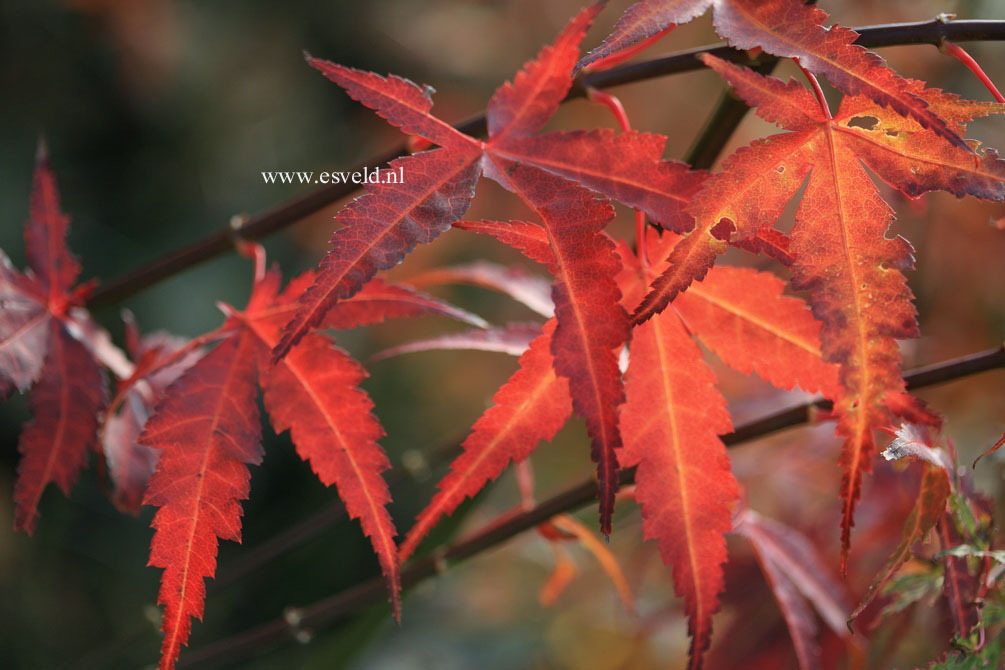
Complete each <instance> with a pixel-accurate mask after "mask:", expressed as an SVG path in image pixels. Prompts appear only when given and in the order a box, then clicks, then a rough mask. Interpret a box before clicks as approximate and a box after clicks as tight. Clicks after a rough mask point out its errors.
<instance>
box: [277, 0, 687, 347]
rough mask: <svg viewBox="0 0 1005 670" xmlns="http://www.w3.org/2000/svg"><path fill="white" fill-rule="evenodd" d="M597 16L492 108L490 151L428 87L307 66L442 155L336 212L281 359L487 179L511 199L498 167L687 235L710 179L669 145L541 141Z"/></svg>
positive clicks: (647, 137)
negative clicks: (666, 156) (572, 188)
mask: <svg viewBox="0 0 1005 670" xmlns="http://www.w3.org/2000/svg"><path fill="white" fill-rule="evenodd" d="M600 8H601V4H599V3H598V4H596V5H594V6H592V7H590V8H588V9H584V10H583V11H581V12H580V13H579V14H578V15H577V16H576V17H575V18H573V19H572V21H570V23H569V24H568V26H567V27H566V28H565V30H564V31H563V32H562V33H561V34H560V35H559V36H558V38H557V40H556V41H555V43H554V44H552V45H550V46H547V47H545V48H544V49H542V50H541V52H540V53H539V54H538V56H537V58H536V59H535V60H533V61H530V62H529V63H527V64H526V65H525V66H524V68H523V70H521V71H520V72H519V73H518V74H517V76H516V77H515V78H514V79H513V82H512V83H506V84H504V85H503V86H502V87H501V88H499V90H498V91H496V93H495V95H494V96H493V97H492V99H491V101H490V102H489V105H488V111H487V119H488V140H487V141H484V142H483V141H480V140H478V139H475V138H472V137H469V136H467V135H465V134H463V133H461V132H459V131H457V130H456V129H454V128H453V127H451V126H450V125H448V124H446V123H444V122H443V121H441V120H439V119H437V118H436V117H434V116H432V115H431V114H430V109H431V107H432V100H431V98H430V95H429V89H428V88H420V87H418V86H416V85H415V84H413V83H412V82H410V81H408V80H407V79H402V78H400V77H396V76H394V75H391V76H388V77H382V76H379V75H376V74H373V73H370V72H363V71H360V70H355V69H352V68H348V67H344V66H341V65H336V64H334V63H330V62H328V61H323V60H320V59H316V58H311V57H308V62H309V63H310V64H311V65H312V66H313V67H315V68H317V69H318V70H320V71H321V72H322V73H324V74H325V76H326V77H328V78H329V79H330V80H332V81H334V82H335V83H337V84H338V85H339V86H341V87H342V88H344V89H345V90H346V92H347V93H348V94H349V95H350V96H351V97H352V98H354V99H355V100H358V101H359V102H361V103H363V104H364V105H366V106H367V107H370V108H372V109H374V110H376V112H377V113H378V114H379V115H380V116H382V117H383V118H384V119H386V120H387V121H388V122H389V123H391V124H392V125H395V126H397V127H398V128H400V129H401V130H403V131H404V132H406V133H409V134H414V135H419V136H421V137H424V138H426V139H428V140H429V141H430V142H432V143H433V144H436V145H438V146H439V148H437V149H433V150H431V151H426V152H423V153H419V154H415V155H413V156H408V157H404V158H399V159H396V160H395V161H392V163H391V168H392V170H397V169H399V168H400V169H401V170H402V173H403V175H404V183H402V184H376V185H369V186H367V190H368V192H367V193H366V194H365V195H363V196H361V197H360V198H358V199H357V200H355V201H354V202H352V203H350V204H349V205H347V206H346V207H345V208H344V209H342V210H341V211H340V212H339V213H338V215H337V217H336V218H337V219H338V222H339V223H340V224H341V225H342V227H341V228H340V229H339V230H337V231H336V232H335V234H334V236H333V237H332V240H331V244H332V249H331V250H330V251H329V253H328V255H327V256H325V258H324V259H323V260H322V262H321V272H320V273H319V276H318V280H317V282H316V283H315V284H314V285H313V286H312V287H311V288H310V289H309V290H308V291H306V292H305V294H304V296H303V299H302V300H301V309H300V310H299V311H298V312H297V313H296V314H295V316H294V317H293V318H292V319H291V320H290V322H289V324H287V326H286V327H285V329H284V331H283V337H282V340H281V342H280V343H279V345H278V346H277V348H276V352H275V354H276V357H277V358H280V357H282V356H283V355H284V354H285V353H286V352H287V351H289V349H290V347H292V346H293V344H295V343H296V342H297V341H299V340H300V338H302V337H303V336H304V335H306V334H307V333H308V332H310V330H311V328H313V327H315V326H317V325H318V324H319V323H320V322H321V320H322V319H323V318H324V315H325V313H326V312H327V311H328V310H329V309H330V308H331V306H332V305H333V304H335V303H336V302H337V301H339V300H344V299H345V298H348V297H350V296H352V295H353V294H354V293H355V292H356V291H358V290H359V289H360V287H361V286H362V285H363V284H365V283H366V281H367V280H368V279H369V278H370V277H372V276H373V275H374V274H375V273H376V272H377V271H378V270H382V269H387V268H389V267H391V266H393V265H395V264H396V263H398V262H400V261H401V260H402V259H403V258H404V257H405V255H406V254H408V252H410V251H411V250H412V249H413V248H414V247H415V245H416V244H418V243H420V242H421V243H425V242H431V241H432V240H434V239H435V238H436V237H437V236H439V234H440V233H441V232H443V231H444V230H446V229H447V228H449V227H450V225H451V224H452V223H454V222H456V221H459V220H460V219H461V218H462V217H463V216H464V213H465V212H466V211H467V208H468V205H469V203H470V202H471V199H472V197H473V196H474V189H475V184H476V182H477V181H478V179H479V177H480V176H481V175H482V174H483V173H484V175H485V176H487V177H489V178H491V179H493V180H495V181H497V182H499V183H500V184H502V185H503V186H504V187H506V188H507V189H510V190H513V185H512V184H510V182H509V179H508V178H507V176H506V174H505V173H504V172H502V171H500V169H499V164H500V162H504V163H506V164H521V165H533V166H535V167H537V168H539V169H540V170H543V171H546V172H549V173H551V174H555V175H559V176H561V177H563V178H565V179H568V180H571V181H574V182H577V183H579V184H581V185H583V186H586V187H588V188H590V189H593V190H596V191H599V192H601V193H604V194H606V195H608V196H609V197H611V198H614V199H615V200H618V201H620V202H623V203H625V204H626V205H629V206H631V207H634V208H638V209H641V210H643V211H645V212H646V213H647V214H648V215H649V216H650V218H651V219H653V220H654V221H657V222H660V223H661V224H663V225H665V226H667V227H669V228H673V229H685V228H687V226H689V225H690V221H691V219H690V217H689V216H688V215H686V214H685V213H684V212H683V206H684V204H686V202H687V200H688V198H689V197H690V196H691V195H692V194H693V193H694V191H695V190H697V187H698V185H699V183H700V181H701V178H702V175H701V174H700V173H694V172H689V171H688V169H687V166H685V165H683V164H681V163H674V162H668V161H661V160H660V159H661V156H662V154H663V147H664V144H665V141H666V138H665V137H663V136H660V135H654V134H648V133H637V132H629V133H620V134H615V133H614V132H613V131H610V130H591V131H568V132H552V133H545V134H542V135H534V133H536V132H537V131H539V130H540V129H541V128H542V127H543V126H544V124H545V123H546V122H547V121H548V120H549V119H550V118H551V117H552V115H554V113H555V111H556V110H557V109H558V106H559V103H561V101H562V100H563V99H564V98H565V96H566V94H567V93H568V91H569V88H570V86H571V85H572V76H571V73H572V69H573V66H574V65H575V62H576V58H577V57H578V55H579V51H578V46H579V43H580V41H581V40H582V39H583V36H584V34H585V32H586V30H587V28H588V27H589V25H590V24H591V22H592V21H593V18H594V17H595V16H596V14H597V12H598V11H599V10H600Z"/></svg>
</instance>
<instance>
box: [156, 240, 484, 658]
mask: <svg viewBox="0 0 1005 670" xmlns="http://www.w3.org/2000/svg"><path fill="white" fill-rule="evenodd" d="M260 253H261V252H259V267H264V261H262V260H261V258H262V257H261V255H260ZM256 274H257V275H258V276H259V277H260V279H258V280H257V281H256V282H255V285H254V289H253V291H252V295H251V298H250V300H249V302H248V306H247V308H246V309H245V310H244V311H238V310H235V309H233V308H231V307H228V306H223V309H224V311H225V313H227V315H228V316H227V319H226V321H225V323H224V325H223V327H222V333H223V334H224V337H223V338H222V340H221V341H220V343H219V344H218V345H217V346H216V348H215V349H213V350H212V351H211V352H210V353H209V354H207V355H206V356H205V357H203V358H202V359H201V360H199V361H198V362H197V363H196V364H195V365H193V366H192V367H191V368H189V369H188V370H187V371H186V372H185V373H184V374H182V376H181V377H179V378H178V380H177V381H175V382H174V383H173V384H172V385H171V386H170V387H169V388H168V389H167V391H166V393H165V397H164V399H163V400H162V402H161V403H160V405H159V406H158V408H157V410H156V412H155V413H154V414H153V416H151V417H150V419H149V420H148V421H147V423H146V426H145V428H144V429H143V433H142V435H141V436H140V438H139V440H138V441H139V443H141V444H143V445H147V446H149V447H153V448H156V449H158V450H160V457H159V460H158V462H157V469H156V471H155V472H154V474H153V475H152V476H151V478H150V481H149V483H148V488H147V491H146V495H145V498H144V504H148V505H155V506H157V507H159V509H158V510H157V514H156V515H155V516H154V520H153V524H152V525H153V527H154V529H155V533H154V537H153V541H152V543H151V549H150V565H154V566H157V567H160V568H163V569H164V574H163V576H162V578H161V590H160V596H159V598H158V602H159V603H161V604H163V605H164V606H165V613H164V622H163V626H162V629H163V631H164V635H165V637H164V641H163V644H162V648H161V668H163V669H168V668H172V667H174V663H175V660H176V659H177V657H178V653H179V651H180V649H181V646H182V645H184V644H186V642H187V640H188V636H189V632H190V629H191V617H200V618H201V617H202V612H203V607H204V600H205V595H206V591H205V584H204V579H205V578H206V577H212V576H213V574H214V573H215V570H216V552H217V543H218V539H217V538H222V539H227V540H233V541H240V538H241V504H240V501H241V500H244V499H246V498H247V497H248V484H249V480H250V472H249V470H248V466H249V465H257V464H258V463H260V462H261V459H262V449H261V445H260V441H261V425H260V421H259V418H258V409H257V402H256V398H257V389H258V387H261V389H262V392H263V394H264V400H265V409H266V411H267V413H268V415H269V418H270V420H271V423H272V426H273V428H274V429H275V430H276V432H283V431H285V430H289V431H290V434H291V437H292V440H293V444H294V446H295V447H296V449H297V453H298V454H299V455H300V457H301V458H303V459H304V460H305V461H309V462H310V465H311V467H312V469H313V470H314V472H315V474H317V476H318V478H319V479H320V480H321V482H322V483H324V484H325V485H326V486H331V485H332V484H334V485H335V487H336V489H337V490H338V493H339V496H340V498H341V499H342V501H343V502H344V503H345V506H346V510H347V511H348V513H349V516H350V517H351V518H354V519H359V520H360V523H361V525H362V528H363V532H364V533H365V534H366V535H367V536H368V537H369V538H370V541H371V543H372V544H373V547H374V550H375V552H376V554H377V558H378V560H379V562H380V564H381V569H382V570H383V572H384V575H385V577H386V578H387V581H388V589H389V592H390V596H391V602H392V606H393V610H394V613H395V616H396V617H398V616H400V602H399V591H400V578H399V571H398V557H397V547H396V546H395V542H394V536H395V529H394V525H393V523H392V521H391V517H390V515H389V514H388V512H387V509H386V505H387V504H388V503H389V502H390V500H391V496H390V492H389V491H388V488H387V485H386V484H385V482H384V480H383V478H382V476H381V473H382V472H383V471H384V470H386V469H387V468H388V467H390V463H389V462H388V460H387V457H386V456H385V455H384V451H383V450H382V449H381V447H380V446H379V444H378V443H377V441H378V440H379V439H380V438H382V437H383V436H384V431H383V429H382V428H381V426H380V424H379V423H378V422H377V419H376V418H375V417H374V416H373V414H372V412H371V410H372V409H373V403H372V402H371V401H370V398H369V397H368V396H367V394H366V393H365V392H364V391H362V390H361V389H360V388H359V383H360V382H361V381H362V380H363V379H364V378H365V377H366V372H365V371H364V370H363V368H362V367H361V366H360V365H359V364H358V363H356V362H355V361H354V360H353V359H352V358H350V357H349V355H348V354H346V353H345V352H344V351H342V350H341V349H339V348H337V347H336V346H334V343H333V341H332V340H331V338H329V337H327V336H324V335H319V334H310V335H308V336H307V337H305V338H303V339H302V340H301V341H300V342H299V343H298V344H297V346H295V347H294V348H293V349H292V350H291V351H290V353H289V355H287V356H286V357H285V358H283V359H282V360H280V361H276V362H273V360H272V357H271V351H272V349H273V348H274V347H275V345H276V343H277V342H278V341H279V334H280V329H281V327H282V325H283V324H284V323H285V322H286V321H287V320H288V319H289V317H290V314H291V313H292V312H293V311H295V310H296V309H297V306H298V300H299V298H300V297H301V294H302V293H303V291H304V290H305V289H306V288H307V286H309V285H310V284H311V283H312V282H313V281H314V280H315V276H314V274H313V273H310V272H309V273H306V274H304V275H301V276H300V277H298V278H297V279H295V280H293V281H292V282H290V284H289V285H288V286H287V287H286V289H285V290H283V291H282V292H280V290H279V286H280V278H279V273H278V272H277V271H270V272H268V273H264V272H259V273H256ZM428 312H432V313H441V314H447V315H450V316H454V317H455V318H456V317H461V318H463V319H464V320H468V321H470V320H471V319H473V318H475V317H474V316H473V315H469V314H467V313H466V312H463V311H461V310H457V309H456V308H453V307H451V306H449V305H447V304H446V303H443V302H442V301H439V300H436V299H434V298H431V297H429V296H425V295H423V294H421V293H418V292H417V291H414V290H412V289H407V288H404V287H397V286H393V285H388V284H385V283H384V282H381V281H374V282H373V283H372V285H368V287H367V288H364V290H362V291H361V292H360V293H358V294H357V295H356V296H355V297H354V298H353V299H352V300H348V301H346V302H343V303H341V304H340V305H339V307H338V308H336V309H334V310H332V311H331V312H330V313H329V316H330V318H329V319H328V320H326V321H324V322H323V323H322V325H324V326H325V327H338V328H349V327H354V326H355V325H358V324H362V323H375V322H378V321H381V320H383V319H384V318H388V317H393V316H410V315H413V314H418V313H428Z"/></svg>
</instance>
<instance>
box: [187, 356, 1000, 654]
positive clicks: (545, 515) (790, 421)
mask: <svg viewBox="0 0 1005 670" xmlns="http://www.w3.org/2000/svg"><path fill="white" fill-rule="evenodd" d="M999 368H1005V347H998V348H996V349H991V350H989V351H983V352H980V353H976V354H972V355H969V356H963V357H961V358H956V359H952V360H948V361H943V362H941V363H937V364H934V365H930V366H927V367H923V368H917V369H915V370H911V371H910V372H908V373H907V374H905V375H904V379H905V380H906V381H907V386H908V388H909V389H917V388H922V387H925V386H931V385H933V384H939V383H942V382H948V381H952V380H955V379H960V378H962V377H966V376H968V375H972V374H976V373H978V372H985V371H988V370H994V369H999ZM829 406H830V404H829V403H828V402H827V401H825V400H822V399H818V400H814V401H812V402H808V403H805V404H803V405H799V406H797V407H792V408H789V409H786V410H782V411H780V412H775V413H773V414H770V415H767V416H764V417H761V418H760V419H755V420H753V421H750V422H748V423H744V424H741V425H739V426H737V427H736V430H735V431H734V432H732V433H730V434H728V435H723V436H722V441H723V442H725V443H726V444H727V445H729V446H735V445H737V444H740V443H742V442H746V441H749V440H752V439H754V438H757V437H763V436H765V435H768V434H769V433H773V432H775V431H778V430H781V429H783V428H790V427H792V426H797V425H800V424H803V423H807V422H810V421H811V420H812V417H813V415H814V414H815V411H816V410H818V409H826V408H828V407H829ZM634 478H635V470H634V468H632V469H627V470H622V471H621V473H620V477H619V479H620V482H621V484H622V485H627V484H630V483H632V482H633V481H634ZM596 494H597V484H596V481H595V480H594V479H592V478H591V479H588V480H586V481H584V482H582V483H580V484H579V485H577V486H575V487H573V488H571V489H568V490H566V491H564V492H563V493H560V494H558V495H556V496H554V497H553V498H549V499H548V500H546V501H544V502H542V503H541V504H539V505H538V506H537V507H535V508H533V509H531V510H528V511H527V512H523V513H521V514H517V515H515V516H512V517H510V518H508V519H507V520H505V521H503V522H502V523H498V524H496V523H492V522H490V523H489V525H488V528H487V529H486V530H483V531H480V532H477V533H475V534H474V535H471V536H469V537H468V538H467V539H464V540H461V541H459V542H456V543H454V544H452V545H450V546H449V547H441V548H439V549H437V550H435V551H434V552H432V553H431V554H430V555H428V556H426V557H424V558H421V559H418V560H415V561H412V562H411V563H409V564H408V565H407V566H406V567H405V568H404V569H402V571H401V583H402V587H403V588H407V587H410V586H413V585H415V584H417V583H419V582H421V581H423V580H424V579H426V578H428V577H431V576H433V575H436V574H439V573H442V572H444V571H445V570H447V569H448V568H449V566H450V564H451V563H452V562H458V561H461V560H463V559H465V558H470V557H472V556H475V555H477V554H480V553H482V552H483V551H486V550H488V549H491V548H493V547H495V546H496V545H498V544H501V543H502V542H505V541H506V540H508V539H510V538H512V537H514V536H515V535H518V534H519V533H521V532H523V531H525V530H529V529H531V528H534V527H535V526H537V525H538V524H540V523H542V522H544V521H546V520H548V519H550V518H551V517H553V516H555V515H556V514H561V513H565V512H570V511H573V510H576V509H578V508H580V507H583V506H584V505H587V504H589V503H591V502H593V501H594V500H595V499H596ZM386 597H387V593H386V586H385V584H384V580H383V578H382V577H376V578H374V579H371V580H369V581H366V582H363V583H361V584H358V585H356V586H354V587H352V588H350V589H348V590H345V591H342V592H340V593H336V594H334V595H332V596H329V597H328V598H325V599H323V600H320V601H318V602H316V603H314V604H313V605H308V606H306V607H303V608H295V609H294V610H292V611H293V612H295V614H296V616H295V617H290V616H285V617H279V618H277V619H274V620H272V621H269V622H267V623H264V624H261V625H259V626H255V627H253V628H250V629H248V630H246V631H244V632H242V633H238V634H237V635H233V636H231V637H228V638H224V639H222V640H219V641H217V642H214V643H212V644H209V645H206V646H204V647H200V648H197V649H193V650H192V651H191V652H188V653H183V654H182V655H181V658H180V659H179V661H178V667H191V666H194V665H198V664H200V663H208V662H210V661H214V660H217V659H220V658H227V659H228V660H234V658H235V657H236V656H237V654H241V653H243V654H247V653H248V652H250V651H251V650H252V649H257V648H260V647H263V646H266V645H269V644H271V643H272V642H275V641H278V640H280V639H284V638H286V639H292V634H293V633H295V632H296V628H294V627H293V626H291V624H290V623H289V622H290V621H291V620H295V621H296V622H297V626H298V627H300V626H302V627H309V628H316V627H317V626H319V625H322V624H325V623H327V622H330V621H332V620H334V619H337V618H339V617H342V616H346V615H348V614H351V613H353V612H355V611H356V610H358V609H361V608H363V607H366V606H370V605H375V604H377V603H380V602H382V601H383V600H385V599H386Z"/></svg>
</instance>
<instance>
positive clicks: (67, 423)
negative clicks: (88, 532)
mask: <svg viewBox="0 0 1005 670" xmlns="http://www.w3.org/2000/svg"><path fill="white" fill-rule="evenodd" d="M69 223H70V220H69V218H68V217H67V216H66V215H65V214H63V213H62V212H61V211H60V206H59V194H58V192H57V190H56V180H55V177H54V176H53V174H52V171H51V170H50V169H49V159H48V156H47V155H46V152H45V148H44V146H40V147H39V152H38V158H37V160H36V164H35V176H34V181H33V184H32V192H31V208H30V216H29V218H28V223H27V225H26V226H25V233H24V237H25V249H26V252H27V256H28V267H29V271H28V272H27V273H26V274H21V273H19V272H18V271H17V270H15V269H14V268H13V266H12V265H11V262H10V260H8V258H7V256H6V255H4V254H3V252H0V304H2V305H3V310H2V311H0V394H2V395H6V394H7V393H9V392H10V391H11V390H12V389H13V388H17V389H18V390H19V391H22V392H23V391H27V390H28V389H31V390H30V393H29V396H28V405H29V408H30V409H31V413H32V415H33V417H34V419H33V420H32V422H31V423H29V424H28V425H27V426H25V428H24V431H23V432H22V433H21V439H20V441H19V442H18V451H19V452H20V453H21V462H20V463H19V465H18V475H17V482H16V483H15V484H14V501H15V503H16V504H17V510H16V511H15V517H14V528H15V529H16V530H21V529H24V530H25V531H26V532H27V533H29V534H31V533H32V532H33V531H34V530H35V525H36V523H37V521H38V503H39V500H40V499H41V497H42V493H43V492H44V491H45V488H46V486H48V484H49V483H55V484H56V485H58V486H59V487H60V489H62V490H63V493H64V494H66V495H69V493H70V488H71V487H72V486H73V482H74V480H75V479H76V478H77V475H78V473H79V472H80V470H81V469H82V468H83V467H84V464H85V462H86V459H87V452H88V450H89V449H90V447H91V445H92V444H93V443H94V440H95V434H96V432H97V428H98V413H99V412H100V411H101V409H102V408H103V407H104V405H105V401H106V398H105V386H104V375H103V373H102V370H101V366H100V365H99V364H98V362H97V360H95V356H94V354H93V353H92V352H91V351H90V349H89V344H88V343H87V332H88V329H89V327H90V325H91V324H90V321H89V317H87V315H86V313H83V312H81V311H78V310H77V309H75V308H76V306H77V305H79V304H80V303H81V301H82V299H83V297H84V296H85V295H86V294H87V292H88V290H89V289H90V288H91V285H90V284H83V285H81V286H79V287H77V288H76V289H74V288H73V285H74V282H76V280H77V276H78V275H79V274H80V265H79V264H78V263H77V260H76V259H75V258H74V257H73V256H72V255H71V254H70V252H69V250H68V249H67V247H66V233H67V229H68V228H69Z"/></svg>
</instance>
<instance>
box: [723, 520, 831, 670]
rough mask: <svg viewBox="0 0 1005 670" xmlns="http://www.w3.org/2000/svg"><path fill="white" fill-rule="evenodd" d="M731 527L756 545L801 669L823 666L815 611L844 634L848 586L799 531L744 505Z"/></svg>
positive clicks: (757, 553) (759, 559)
mask: <svg viewBox="0 0 1005 670" xmlns="http://www.w3.org/2000/svg"><path fill="white" fill-rule="evenodd" d="M734 531H735V532H736V533H737V534H739V535H743V536H744V537H746V538H747V539H748V540H749V541H750V544H751V546H752V547H753V549H754V552H755V554H756V556H757V562H758V563H759V564H760V566H761V571H762V572H763V573H764V577H765V579H766V580H767V582H768V585H769V586H770V587H771V590H772V592H773V593H774V595H775V600H776V602H777V603H778V607H779V609H780V610H781V612H782V616H783V617H784V618H785V623H786V625H787V626H788V629H789V635H790V637H791V638H792V646H793V647H794V648H795V652H796V658H797V659H798V661H799V667H800V669H802V670H809V669H812V668H819V667H821V663H820V661H821V658H820V656H821V654H820V648H819V646H818V645H817V641H816V639H815V638H816V636H817V622H816V617H815V616H814V615H813V610H816V612H817V613H818V614H819V615H820V618H821V619H822V620H823V621H824V622H825V623H826V624H827V625H828V626H829V627H830V629H831V630H832V631H833V632H834V633H835V634H836V635H838V636H840V637H845V638H847V637H848V635H849V631H848V629H847V627H846V625H845V620H846V617H847V612H848V609H849V606H848V602H847V601H848V599H847V595H846V591H847V589H846V588H845V586H844V585H843V584H842V583H841V582H839V581H838V580H837V579H835V577H834V575H832V574H831V571H830V566H829V564H828V563H829V562H828V561H827V560H826V557H825V556H824V555H821V553H820V552H818V551H817V550H816V549H815V548H814V546H813V544H812V543H811V542H810V540H809V538H807V537H806V536H805V535H803V534H802V533H800V532H799V531H798V530H796V529H794V528H791V527H789V526H786V525H783V524H781V523H778V522H777V521H773V520H771V519H767V518H765V517H763V516H761V515H760V514H758V513H757V512H755V511H753V510H750V509H747V510H744V511H743V512H741V513H740V514H739V515H738V518H737V520H736V523H735V525H734ZM811 606H812V607H811Z"/></svg>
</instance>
